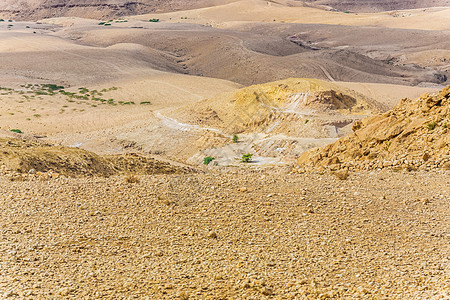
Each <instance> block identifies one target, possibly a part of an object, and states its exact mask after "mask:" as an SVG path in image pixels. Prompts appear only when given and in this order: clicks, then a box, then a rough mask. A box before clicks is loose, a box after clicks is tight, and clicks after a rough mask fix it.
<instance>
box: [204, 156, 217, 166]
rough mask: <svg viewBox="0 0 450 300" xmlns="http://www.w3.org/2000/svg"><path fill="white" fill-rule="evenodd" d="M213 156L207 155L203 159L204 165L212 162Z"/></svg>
mask: <svg viewBox="0 0 450 300" xmlns="http://www.w3.org/2000/svg"><path fill="white" fill-rule="evenodd" d="M214 159H215V158H214V157H211V156H207V157H205V158H204V159H203V164H204V165H209V163H210V162H212V161H213V160H214Z"/></svg>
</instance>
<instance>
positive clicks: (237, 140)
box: [233, 134, 239, 144]
mask: <svg viewBox="0 0 450 300" xmlns="http://www.w3.org/2000/svg"><path fill="white" fill-rule="evenodd" d="M237 142H239V137H238V136H237V134H235V135H233V143H235V144H236V143H237Z"/></svg>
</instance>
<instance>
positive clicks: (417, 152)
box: [298, 87, 450, 170]
mask: <svg viewBox="0 0 450 300" xmlns="http://www.w3.org/2000/svg"><path fill="white" fill-rule="evenodd" d="M449 125H450V87H447V88H445V89H444V90H442V91H441V92H440V93H438V94H436V95H424V96H422V97H420V98H418V99H416V100H409V99H403V100H402V101H401V102H400V103H399V104H398V105H397V106H396V107H395V108H394V109H392V110H390V111H388V112H386V113H384V114H381V115H377V116H374V117H370V118H366V119H363V120H361V121H357V122H355V123H354V124H353V131H354V133H353V134H351V135H349V136H346V137H344V138H341V139H340V140H339V141H337V142H336V143H334V144H331V145H329V146H327V147H325V148H324V149H315V150H311V151H310V152H307V153H304V154H303V155H302V156H301V157H300V158H299V159H298V163H299V165H300V166H301V167H302V169H303V170H304V169H305V168H306V169H308V168H309V167H322V168H327V169H331V170H337V169H350V170H353V169H356V170H358V169H380V168H384V167H389V168H396V169H398V168H408V169H417V168H421V169H430V168H445V169H450V132H449V128H448V126H449Z"/></svg>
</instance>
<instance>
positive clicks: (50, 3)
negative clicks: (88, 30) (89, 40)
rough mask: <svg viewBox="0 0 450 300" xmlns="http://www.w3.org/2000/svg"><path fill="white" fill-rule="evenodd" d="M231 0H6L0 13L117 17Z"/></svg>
mask: <svg viewBox="0 0 450 300" xmlns="http://www.w3.org/2000/svg"><path fill="white" fill-rule="evenodd" d="M231 1H232V0H195V1H193V0H188V1H186V0H156V1H155V0H138V1H131V0H24V1H15V0H3V1H2V2H1V3H0V16H3V17H10V18H15V19H19V20H38V19H42V18H51V17H84V18H92V19H102V18H116V17H121V16H126V15H137V14H144V13H150V12H164V11H174V10H186V9H193V8H198V7H204V6H210V5H214V4H217V3H228V2H231Z"/></svg>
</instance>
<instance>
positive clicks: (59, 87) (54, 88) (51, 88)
mask: <svg viewBox="0 0 450 300" xmlns="http://www.w3.org/2000/svg"><path fill="white" fill-rule="evenodd" d="M42 87H43V88H46V89H48V90H49V91H52V92H53V91H59V90H64V87H63V86H62V85H57V84H43V85H42Z"/></svg>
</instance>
